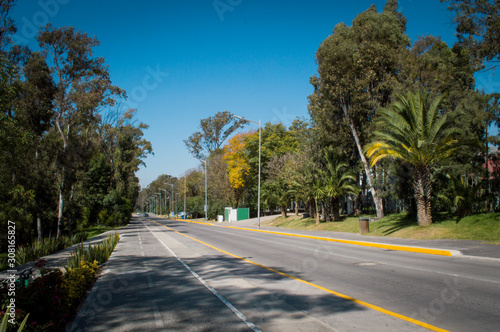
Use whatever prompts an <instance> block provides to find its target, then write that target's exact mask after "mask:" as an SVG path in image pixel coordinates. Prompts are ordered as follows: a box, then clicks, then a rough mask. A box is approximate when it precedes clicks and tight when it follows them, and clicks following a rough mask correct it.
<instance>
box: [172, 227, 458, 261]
mask: <svg viewBox="0 0 500 332" xmlns="http://www.w3.org/2000/svg"><path fill="white" fill-rule="evenodd" d="M178 221H185V222H190V223H195V224H201V225H209V226H219V227H226V228H232V229H242V230H245V231H251V232H261V233H268V234H276V235H284V236H293V237H300V238H305V239H314V240H320V241H329V242H337V243H345V244H352V245H357V246H364V247H372V248H380V249H387V250H395V251H407V252H415V253H419V254H428V255H438V256H448V257H449V256H459V255H461V254H462V253H461V252H460V251H458V250H450V249H433V248H420V247H410V246H401V245H395V244H387V243H376V242H365V241H355V240H343V239H334V238H329V237H321V236H313V235H303V234H294V233H283V232H275V231H265V230H262V229H253V228H244V227H235V226H222V225H217V224H213V223H208V222H201V221H194V220H187V219H182V220H178Z"/></svg>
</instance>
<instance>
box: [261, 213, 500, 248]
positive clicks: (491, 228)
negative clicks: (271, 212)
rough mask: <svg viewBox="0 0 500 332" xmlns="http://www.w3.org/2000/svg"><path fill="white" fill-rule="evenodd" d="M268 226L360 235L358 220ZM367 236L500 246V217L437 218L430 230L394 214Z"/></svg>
mask: <svg viewBox="0 0 500 332" xmlns="http://www.w3.org/2000/svg"><path fill="white" fill-rule="evenodd" d="M264 226H274V227H281V228H289V229H303V230H311V231H334V232H348V233H358V232H359V219H358V217H345V218H344V219H343V220H342V221H338V222H321V223H320V224H319V225H318V226H316V221H315V219H313V218H302V217H300V216H295V215H293V216H289V217H287V218H286V220H284V219H283V218H282V217H278V218H276V219H274V220H272V221H270V222H267V223H265V224H264ZM365 235H367V236H370V235H372V236H389V237H396V238H403V239H425V240H434V239H462V240H480V241H486V242H488V243H493V244H499V245H500V213H484V214H477V215H473V216H469V217H465V218H462V219H460V221H459V222H458V223H457V220H456V218H455V217H453V216H449V215H437V216H435V217H434V224H432V225H431V226H428V227H421V226H418V225H417V222H416V220H412V219H408V218H407V217H406V214H391V215H388V216H386V217H384V218H382V219H380V220H378V221H373V222H370V232H369V233H368V234H365Z"/></svg>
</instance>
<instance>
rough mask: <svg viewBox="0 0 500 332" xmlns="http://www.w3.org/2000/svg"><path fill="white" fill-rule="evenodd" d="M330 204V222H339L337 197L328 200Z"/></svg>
mask: <svg viewBox="0 0 500 332" xmlns="http://www.w3.org/2000/svg"><path fill="white" fill-rule="evenodd" d="M330 204H331V208H332V221H339V220H340V211H339V198H338V197H335V198H334V197H331V198H330Z"/></svg>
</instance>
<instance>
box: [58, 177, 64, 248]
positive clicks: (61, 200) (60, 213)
mask: <svg viewBox="0 0 500 332" xmlns="http://www.w3.org/2000/svg"><path fill="white" fill-rule="evenodd" d="M63 187H64V185H63V186H61V187H59V208H58V213H57V235H56V237H57V238H58V239H59V237H60V236H61V235H62V229H63V209H64V198H63Z"/></svg>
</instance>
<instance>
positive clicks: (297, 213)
mask: <svg viewBox="0 0 500 332" xmlns="http://www.w3.org/2000/svg"><path fill="white" fill-rule="evenodd" d="M295 215H296V216H298V215H299V201H298V200H297V199H296V200H295Z"/></svg>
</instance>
